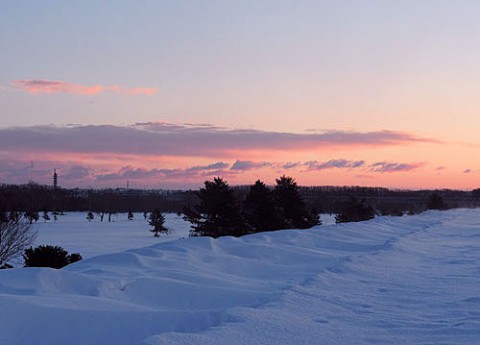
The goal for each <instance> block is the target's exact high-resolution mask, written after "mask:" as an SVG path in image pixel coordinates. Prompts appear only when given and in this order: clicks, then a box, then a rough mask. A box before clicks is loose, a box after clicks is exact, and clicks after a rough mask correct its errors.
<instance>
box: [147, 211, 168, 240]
mask: <svg viewBox="0 0 480 345" xmlns="http://www.w3.org/2000/svg"><path fill="white" fill-rule="evenodd" d="M148 224H150V225H151V226H153V229H151V230H150V231H151V232H153V236H155V237H160V233H165V234H166V233H168V229H167V228H166V227H165V226H164V225H163V224H165V217H164V216H163V214H162V212H160V210H159V209H155V210H153V212H152V213H150V216H149V217H148Z"/></svg>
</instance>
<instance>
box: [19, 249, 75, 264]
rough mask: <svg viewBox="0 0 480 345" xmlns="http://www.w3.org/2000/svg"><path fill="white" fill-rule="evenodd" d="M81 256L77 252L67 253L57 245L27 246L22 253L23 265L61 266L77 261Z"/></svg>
mask: <svg viewBox="0 0 480 345" xmlns="http://www.w3.org/2000/svg"><path fill="white" fill-rule="evenodd" d="M81 259H82V256H81V255H80V254H78V253H74V254H72V255H68V252H67V251H66V250H65V249H63V248H62V247H59V246H48V245H47V246H38V247H36V248H32V247H30V248H28V249H26V250H25V253H24V254H23V260H24V266H25V267H51V268H62V267H64V266H67V265H68V264H71V263H73V262H76V261H79V260H81Z"/></svg>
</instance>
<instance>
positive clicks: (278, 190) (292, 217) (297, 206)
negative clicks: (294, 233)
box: [274, 175, 320, 229]
mask: <svg viewBox="0 0 480 345" xmlns="http://www.w3.org/2000/svg"><path fill="white" fill-rule="evenodd" d="M275 181H276V182H277V184H276V186H275V189H274V196H275V200H276V202H277V203H278V206H279V208H280V210H281V212H282V215H283V219H284V222H285V228H297V229H306V228H310V227H312V226H314V225H319V224H320V219H319V217H318V215H316V214H312V213H311V212H308V211H307V207H306V205H305V203H304V202H303V200H302V197H301V196H300V192H299V187H298V186H297V183H296V182H295V180H294V179H293V178H292V177H287V176H285V175H283V176H281V177H280V178H279V179H277V180H275Z"/></svg>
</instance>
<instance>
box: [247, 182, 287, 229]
mask: <svg viewBox="0 0 480 345" xmlns="http://www.w3.org/2000/svg"><path fill="white" fill-rule="evenodd" d="M243 211H244V215H245V219H246V220H247V222H248V224H249V225H250V226H252V227H253V228H254V230H255V232H260V231H269V230H279V229H282V228H284V227H285V224H284V222H283V219H282V215H281V212H280V210H279V208H278V206H277V204H276V203H275V198H274V196H273V192H272V191H271V190H270V189H269V188H268V187H267V186H266V185H265V183H263V182H262V181H260V180H257V181H256V182H255V184H254V185H253V186H251V187H250V191H249V192H248V194H247V197H246V199H245V206H244V210H243Z"/></svg>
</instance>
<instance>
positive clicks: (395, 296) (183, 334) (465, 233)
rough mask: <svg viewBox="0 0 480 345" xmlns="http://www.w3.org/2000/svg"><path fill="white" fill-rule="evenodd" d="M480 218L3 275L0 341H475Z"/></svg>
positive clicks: (196, 246)
mask: <svg viewBox="0 0 480 345" xmlns="http://www.w3.org/2000/svg"><path fill="white" fill-rule="evenodd" d="M479 216H480V210H451V211H448V212H435V211H430V212H427V213H424V214H422V215H417V216H410V217H401V218H396V217H381V218H377V219H374V220H372V221H368V222H362V223H349V224H341V225H331V226H319V227H316V228H313V229H311V230H284V231H277V232H268V233H259V234H255V235H250V236H244V237H241V238H232V237H224V238H219V239H215V240H214V239H211V238H187V239H179V240H174V241H168V242H164V243H157V244H154V245H150V246H148V247H142V248H135V249H130V250H126V251H123V252H119V253H110V254H105V255H99V256H93V257H90V258H89V259H85V260H82V261H80V262H77V263H75V264H73V265H70V266H68V267H66V268H64V269H62V270H53V269H48V268H31V269H11V270H2V271H0V303H1V305H2V308H0V325H1V326H0V327H1V328H0V344H66V343H68V344H87V343H88V344H105V343H112V344H113V343H114V344H150V345H154V344H272V345H273V344H405V343H407V344H425V345H426V344H432V345H433V344H436V345H439V344H478V339H480V309H479V307H480V288H479V286H480V284H479V283H480V221H477V219H480V217H479ZM142 219H143V218H142ZM176 221H178V222H179V220H178V219H177V220H176ZM85 223H87V222H85ZM117 225H118V224H117ZM167 226H168V224H167ZM147 229H148V227H147ZM65 230H66V229H65ZM77 230H78V231H79V230H80V228H78V229H76V230H75V231H77ZM55 231H56V230H55ZM49 232H54V230H51V229H50V230H47V231H46V232H45V234H41V233H40V230H39V239H41V238H42V236H44V235H45V236H46V235H47V234H48V233H49ZM144 233H145V234H144ZM143 235H146V238H148V240H149V243H152V242H151V241H152V240H154V238H153V236H152V235H151V234H150V233H149V232H148V231H146V230H145V231H143V232H142V236H143ZM52 236H53V235H52ZM74 237H75V236H74V235H72V236H71V238H70V239H69V240H68V241H71V243H72V245H74V241H73V238H74ZM45 238H48V236H46V237H45ZM55 238H57V239H59V237H55ZM101 238H102V237H101V236H100V237H98V238H96V239H97V240H98V241H101ZM109 238H110V237H109ZM112 238H116V240H115V242H117V244H116V245H117V247H121V246H123V245H125V246H127V245H130V246H131V247H130V248H132V247H136V246H137V245H138V244H141V241H142V240H138V242H135V241H136V240H134V238H136V237H135V236H133V235H131V236H130V235H129V236H126V238H125V239H124V241H125V242H126V243H124V244H121V242H122V239H121V238H122V236H121V235H120V230H117V232H115V236H113V237H112ZM50 239H52V238H50ZM50 239H49V240H50ZM62 241H63V240H62ZM68 241H67V240H65V242H63V243H64V245H65V244H67V243H68ZM49 244H50V243H49ZM55 244H58V243H55ZM87 244H88V241H85V242H83V245H87ZM60 245H61V244H60ZM66 247H67V246H65V248H66ZM109 248H110V249H112V250H113V249H114V248H113V246H112V247H109ZM66 249H68V250H69V251H79V252H80V253H81V254H82V255H83V254H84V252H88V251H86V248H83V249H80V248H79V249H78V250H77V249H71V250H70V248H66ZM97 249H102V250H104V249H105V247H100V246H99V247H97ZM89 250H90V252H91V253H93V252H94V249H89ZM95 250H96V249H95ZM119 250H121V249H119Z"/></svg>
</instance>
